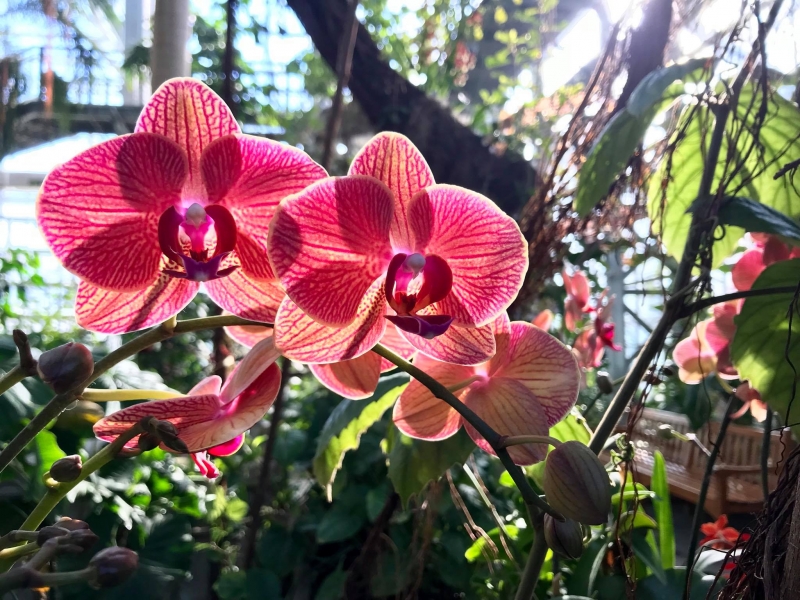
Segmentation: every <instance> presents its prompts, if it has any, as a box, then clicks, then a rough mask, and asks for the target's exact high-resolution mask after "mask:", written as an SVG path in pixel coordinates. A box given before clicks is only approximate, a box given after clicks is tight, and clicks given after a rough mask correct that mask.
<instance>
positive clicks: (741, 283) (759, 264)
mask: <svg viewBox="0 0 800 600" xmlns="http://www.w3.org/2000/svg"><path fill="white" fill-rule="evenodd" d="M766 268H767V265H765V264H764V250H763V249H761V248H758V249H754V250H748V251H747V252H745V253H744V254H742V256H741V258H740V259H739V260H738V261H737V263H736V264H735V265H733V267H732V268H731V277H732V278H733V285H734V287H735V288H736V289H737V290H739V291H740V292H744V291H747V290H749V289H750V288H751V287H753V283H755V281H756V279H758V276H759V275H761V271H763V270H764V269H766Z"/></svg>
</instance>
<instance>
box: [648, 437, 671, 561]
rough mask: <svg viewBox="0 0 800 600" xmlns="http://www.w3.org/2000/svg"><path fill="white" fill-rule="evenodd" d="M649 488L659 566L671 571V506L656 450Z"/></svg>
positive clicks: (662, 467) (664, 470)
mask: <svg viewBox="0 0 800 600" xmlns="http://www.w3.org/2000/svg"><path fill="white" fill-rule="evenodd" d="M650 487H651V488H653V490H652V491H653V492H655V497H654V498H653V509H654V511H655V513H656V523H657V524H658V544H659V549H660V551H661V566H662V567H664V569H671V568H673V567H674V566H675V527H674V526H673V523H672V505H671V504H670V497H669V484H668V482H667V467H666V464H665V462H664V455H663V454H661V451H660V450H656V451H655V454H654V455H653V477H652V479H651V480H650Z"/></svg>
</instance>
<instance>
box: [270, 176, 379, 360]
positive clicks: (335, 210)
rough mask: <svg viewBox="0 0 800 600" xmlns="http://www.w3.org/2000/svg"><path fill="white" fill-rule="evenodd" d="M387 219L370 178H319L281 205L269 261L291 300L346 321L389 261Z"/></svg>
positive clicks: (312, 312) (320, 315)
mask: <svg viewBox="0 0 800 600" xmlns="http://www.w3.org/2000/svg"><path fill="white" fill-rule="evenodd" d="M393 214H394V203H393V200H392V195H391V192H390V191H389V189H388V188H387V187H386V186H385V185H383V184H382V183H380V182H379V181H377V180H375V179H371V178H369V177H343V178H338V179H337V178H328V179H323V180H322V181H320V182H318V183H315V184H313V185H311V186H310V187H308V188H306V189H305V190H304V191H303V192H301V193H299V194H297V195H295V196H292V197H290V198H287V199H286V200H284V201H283V203H281V205H280V206H279V207H278V209H277V211H276V213H275V216H274V218H273V220H272V224H271V226H270V236H269V256H270V259H271V260H272V263H273V265H274V266H275V269H276V271H277V273H278V275H279V277H280V279H281V283H283V285H284V287H285V288H286V293H287V294H288V295H289V297H290V298H291V299H292V301H293V302H295V303H296V304H297V305H298V306H300V308H301V309H302V310H303V311H304V312H306V313H307V314H308V316H309V317H311V318H312V319H314V320H316V321H319V322H320V323H324V324H326V325H332V326H343V325H348V324H349V323H352V322H353V320H354V319H356V316H357V315H358V311H359V305H360V304H361V301H362V299H363V297H364V295H365V294H366V292H367V289H368V288H369V287H370V286H371V285H372V283H373V282H374V281H375V280H376V279H377V278H378V277H381V276H382V275H383V274H384V273H385V270H386V267H387V266H388V264H389V261H390V260H391V256H392V255H391V247H390V245H389V227H390V225H391V222H392V216H393ZM315 362H316V361H315Z"/></svg>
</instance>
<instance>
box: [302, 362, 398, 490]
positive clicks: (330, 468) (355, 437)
mask: <svg viewBox="0 0 800 600" xmlns="http://www.w3.org/2000/svg"><path fill="white" fill-rule="evenodd" d="M407 381H408V376H407V375H405V374H402V375H393V376H391V377H387V378H385V379H383V380H382V381H381V382H380V383H379V384H378V388H377V389H376V390H375V393H374V394H373V395H372V397H370V398H368V399H366V400H343V401H342V402H341V403H340V404H339V405H338V406H337V407H336V408H335V409H334V410H333V412H332V413H331V415H330V417H328V420H327V421H326V422H325V425H324V427H323V428H322V432H321V433H320V435H319V440H318V442H317V453H316V454H315V456H314V463H313V470H314V477H316V478H317V481H318V482H319V483H320V485H321V486H323V487H324V488H325V490H326V493H327V495H328V500H329V501H330V499H331V495H332V488H331V484H332V483H333V480H334V478H335V477H336V471H337V470H339V468H340V467H341V466H342V460H344V455H345V453H346V452H347V451H348V450H354V449H355V448H358V443H359V440H360V439H361V435H362V434H363V433H364V432H365V431H366V430H367V429H369V428H370V427H371V426H372V425H373V424H375V423H376V422H378V421H380V419H381V417H383V413H385V412H386V410H387V409H388V408H389V407H390V406H392V405H393V404H394V403H395V401H396V400H397V397H398V396H399V395H400V393H401V392H402V391H403V389H405V385H404V384H405V383H406V382H407Z"/></svg>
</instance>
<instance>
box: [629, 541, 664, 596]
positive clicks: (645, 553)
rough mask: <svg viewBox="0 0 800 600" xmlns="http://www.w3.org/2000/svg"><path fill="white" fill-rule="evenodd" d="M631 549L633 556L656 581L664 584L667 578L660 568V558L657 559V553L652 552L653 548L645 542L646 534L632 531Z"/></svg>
mask: <svg viewBox="0 0 800 600" xmlns="http://www.w3.org/2000/svg"><path fill="white" fill-rule="evenodd" d="M631 547H632V548H633V554H634V556H636V558H638V559H639V560H641V561H642V562H643V563H644V565H645V566H646V567H647V568H648V569H650V571H652V573H653V575H655V576H656V579H658V580H659V581H660V582H662V583H666V581H667V576H666V574H665V573H664V567H662V566H661V558H659V556H658V553H657V552H656V551H655V550H653V547H652V546H651V545H650V544H649V543H648V542H647V534H646V533H645V532H644V531H643V530H641V529H636V530H634V531H633V534H632V535H631Z"/></svg>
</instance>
